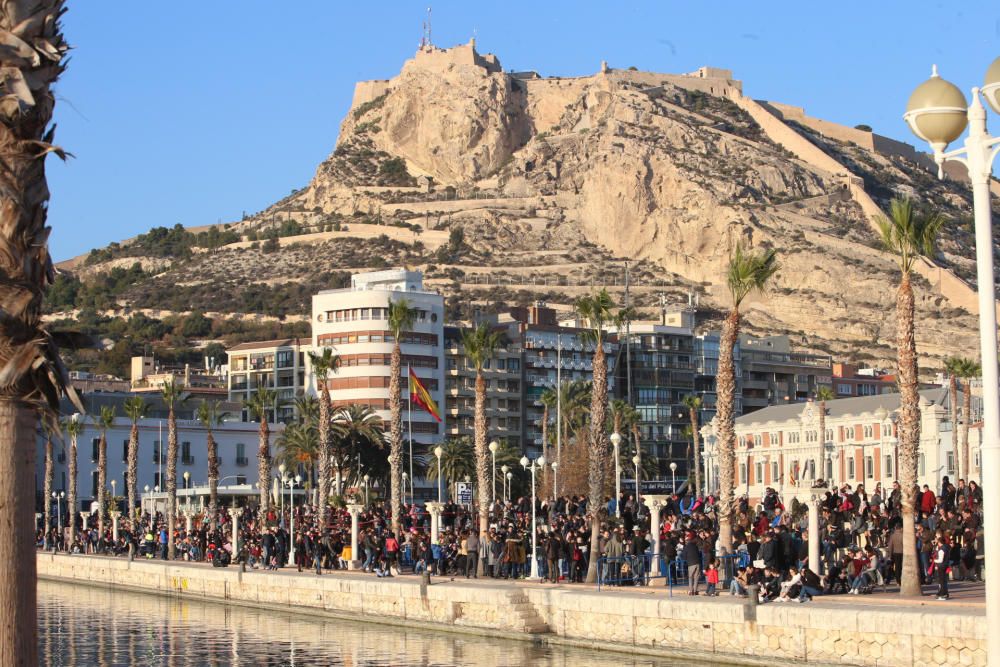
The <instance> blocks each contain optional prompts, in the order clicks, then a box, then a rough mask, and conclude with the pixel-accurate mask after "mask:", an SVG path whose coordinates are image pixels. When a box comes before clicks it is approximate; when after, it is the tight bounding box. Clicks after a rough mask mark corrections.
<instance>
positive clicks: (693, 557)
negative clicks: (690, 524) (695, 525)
mask: <svg viewBox="0 0 1000 667" xmlns="http://www.w3.org/2000/svg"><path fill="white" fill-rule="evenodd" d="M681 558H683V559H684V562H685V564H686V565H687V575H688V595H698V584H699V581H698V580H699V579H700V578H701V547H700V545H699V544H698V540H697V539H696V538H695V536H694V533H692V532H690V531H688V533H687V535H686V536H685V538H684V548H683V549H682V550H681Z"/></svg>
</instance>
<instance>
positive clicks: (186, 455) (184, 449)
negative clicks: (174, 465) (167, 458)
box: [181, 442, 194, 466]
mask: <svg viewBox="0 0 1000 667" xmlns="http://www.w3.org/2000/svg"><path fill="white" fill-rule="evenodd" d="M181 463H183V464H184V465H186V466H189V465H191V464H192V463H194V457H193V456H191V443H190V442H182V443H181Z"/></svg>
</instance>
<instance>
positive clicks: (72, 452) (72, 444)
mask: <svg viewBox="0 0 1000 667" xmlns="http://www.w3.org/2000/svg"><path fill="white" fill-rule="evenodd" d="M63 428H64V429H66V435H68V436H69V480H68V481H67V485H68V486H69V488H68V489H66V514H67V515H68V518H69V536H68V538H69V542H68V543H69V544H70V545H72V544H73V540H74V539H75V538H76V473H77V463H78V462H77V456H76V442H77V439H78V438H79V437H80V434H81V433H82V432H83V422H82V421H81V420H79V419H78V418H77V416H76V415H73V416H72V417H70V418H69V419H66V420H63Z"/></svg>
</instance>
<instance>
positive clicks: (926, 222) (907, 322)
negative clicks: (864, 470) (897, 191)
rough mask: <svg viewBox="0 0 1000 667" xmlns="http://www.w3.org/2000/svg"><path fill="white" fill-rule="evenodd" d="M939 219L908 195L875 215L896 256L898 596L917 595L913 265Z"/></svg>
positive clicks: (929, 247)
mask: <svg viewBox="0 0 1000 667" xmlns="http://www.w3.org/2000/svg"><path fill="white" fill-rule="evenodd" d="M943 222H944V219H943V218H941V217H940V216H938V215H926V216H925V215H918V214H916V212H915V211H914V210H913V205H912V203H911V202H910V200H908V199H893V200H892V203H891V205H890V211H889V217H888V218H885V217H882V218H879V220H878V226H879V233H880V236H881V238H882V245H883V246H884V247H885V250H886V251H887V252H889V253H891V254H893V255H895V256H896V261H897V264H898V265H899V271H900V279H899V287H898V288H897V289H896V357H897V361H898V364H899V394H900V395H899V401H900V406H899V411H900V419H899V450H898V451H899V485H900V486H901V487H902V494H901V505H902V511H903V578H902V582H901V584H900V587H899V592H900V595H904V596H915V595H920V594H921V589H920V573H919V569H918V568H919V564H918V562H917V552H916V548H915V545H916V542H917V537H916V531H915V528H914V513H915V511H916V497H917V493H916V488H917V461H918V458H919V452H918V450H919V447H920V406H919V402H920V395H919V393H918V392H917V389H918V384H917V383H918V378H917V348H916V342H915V340H914V332H913V310H914V303H913V285H912V284H911V273H912V271H913V264H914V262H916V260H917V258H919V257H920V255H926V256H930V255H932V254H933V253H934V246H935V242H936V240H937V236H938V232H939V231H940V229H941V225H942V223H943Z"/></svg>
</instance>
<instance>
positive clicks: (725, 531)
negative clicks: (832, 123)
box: [716, 245, 780, 553]
mask: <svg viewBox="0 0 1000 667" xmlns="http://www.w3.org/2000/svg"><path fill="white" fill-rule="evenodd" d="M779 268H780V265H779V264H778V258H777V253H776V252H775V251H774V250H761V251H759V252H750V251H747V250H745V249H744V248H743V246H742V245H737V246H736V248H735V250H734V251H733V255H732V257H730V258H729V267H728V270H727V272H726V284H727V287H728V289H729V295H730V297H732V300H733V307H732V310H730V311H729V315H728V316H727V317H726V320H725V322H724V323H723V325H722V335H721V337H720V341H719V371H718V375H717V377H716V384H717V391H718V401H717V405H716V420H717V429H718V433H719V447H718V449H719V510H718V511H719V541H720V542H721V543H722V549H723V550H724V551H725V552H726V553H729V552H730V551H732V547H733V525H732V521H731V517H732V512H733V499H734V493H733V490H734V489H733V486H734V483H735V467H736V430H735V424H736V420H735V405H736V402H735V401H736V397H735V394H736V375H735V368H734V366H733V348H734V347H735V346H736V341H737V339H738V337H739V334H740V305H741V304H742V303H743V300H744V299H746V298H747V297H748V296H750V294H752V293H753V292H763V291H765V290H766V289H767V284H768V282H770V280H771V278H773V277H774V275H775V274H776V273H777V272H778V269H779Z"/></svg>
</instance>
